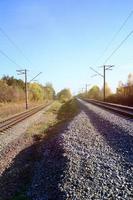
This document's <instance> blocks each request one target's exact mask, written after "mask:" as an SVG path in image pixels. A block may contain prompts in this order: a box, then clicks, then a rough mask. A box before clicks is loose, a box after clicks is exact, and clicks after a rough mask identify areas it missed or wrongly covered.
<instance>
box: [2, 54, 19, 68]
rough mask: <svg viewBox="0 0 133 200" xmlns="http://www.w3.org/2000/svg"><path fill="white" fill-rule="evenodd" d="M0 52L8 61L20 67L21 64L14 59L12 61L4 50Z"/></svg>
mask: <svg viewBox="0 0 133 200" xmlns="http://www.w3.org/2000/svg"><path fill="white" fill-rule="evenodd" d="M0 54H2V55H3V56H4V57H6V58H7V59H8V60H9V61H10V62H12V63H13V64H15V65H16V66H18V67H21V65H19V64H17V63H16V61H14V60H13V59H12V58H10V57H9V56H8V55H7V54H6V53H5V52H4V51H2V50H0Z"/></svg>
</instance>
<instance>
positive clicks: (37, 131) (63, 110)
mask: <svg viewBox="0 0 133 200" xmlns="http://www.w3.org/2000/svg"><path fill="white" fill-rule="evenodd" d="M78 111H79V110H78V105H77V101H76V100H75V99H72V100H70V101H68V102H66V103H64V104H62V103H60V102H59V101H55V102H54V103H53V104H52V106H51V107H50V109H49V110H48V111H47V112H45V113H44V115H43V118H42V119H41V121H40V122H39V123H35V124H34V125H32V126H31V127H30V128H29V129H28V130H27V133H26V134H27V136H28V137H29V136H30V137H33V138H34V139H35V140H40V139H44V138H47V137H49V136H50V135H53V133H55V134H56V132H57V131H56V130H57V129H58V127H60V125H62V124H63V123H64V122H66V121H70V120H71V119H72V118H73V117H74V116H75V115H76V114H77V113H78Z"/></svg>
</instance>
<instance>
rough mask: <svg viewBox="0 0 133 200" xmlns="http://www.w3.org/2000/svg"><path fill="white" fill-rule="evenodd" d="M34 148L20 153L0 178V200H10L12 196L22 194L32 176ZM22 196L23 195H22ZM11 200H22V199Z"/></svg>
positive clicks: (33, 146)
mask: <svg viewBox="0 0 133 200" xmlns="http://www.w3.org/2000/svg"><path fill="white" fill-rule="evenodd" d="M35 149H36V146H35V145H32V146H30V147H28V148H26V149H24V150H23V151H21V152H20V153H19V154H18V155H17V156H16V157H15V158H14V159H13V161H12V163H11V165H10V167H9V168H7V169H6V170H5V171H4V172H3V174H2V175H1V177H0V200H9V199H10V200H11V199H12V197H13V196H14V194H16V193H17V194H18V196H21V195H19V193H20V192H22V191H23V192H24V191H25V189H26V185H27V183H28V181H29V178H30V176H31V174H32V166H33V163H34V161H35V159H36V158H35V154H34V153H35ZM22 196H23V195H22ZM22 196H21V198H18V199H17V198H16V199H15V198H14V199H13V200H19V199H20V200H23V199H24V198H22Z"/></svg>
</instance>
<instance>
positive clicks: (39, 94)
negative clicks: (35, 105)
mask: <svg viewBox="0 0 133 200" xmlns="http://www.w3.org/2000/svg"><path fill="white" fill-rule="evenodd" d="M29 98H30V100H32V101H42V100H43V99H44V91H43V87H42V86H41V85H40V84H38V83H31V84H30V85H29Z"/></svg>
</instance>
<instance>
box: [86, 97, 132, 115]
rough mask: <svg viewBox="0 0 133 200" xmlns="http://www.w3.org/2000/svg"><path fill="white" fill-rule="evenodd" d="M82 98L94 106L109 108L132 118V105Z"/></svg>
mask: <svg viewBox="0 0 133 200" xmlns="http://www.w3.org/2000/svg"><path fill="white" fill-rule="evenodd" d="M83 100H85V101H86V102H88V103H92V104H94V105H96V106H99V107H102V108H105V109H108V110H111V111H113V112H116V113H119V114H121V115H123V116H126V117H130V118H131V119H133V107H129V106H123V105H119V104H113V103H107V102H102V101H97V100H93V99H83Z"/></svg>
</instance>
